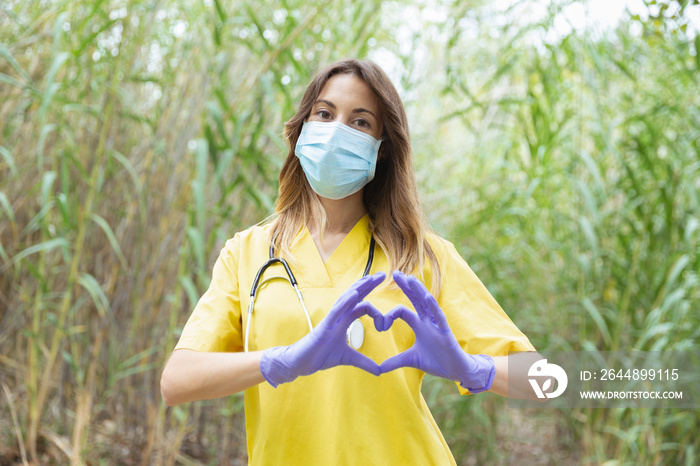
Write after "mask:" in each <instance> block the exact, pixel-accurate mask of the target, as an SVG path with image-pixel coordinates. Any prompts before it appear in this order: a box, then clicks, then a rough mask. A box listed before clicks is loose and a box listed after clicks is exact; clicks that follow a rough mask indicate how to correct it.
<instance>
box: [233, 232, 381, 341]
mask: <svg viewBox="0 0 700 466" xmlns="http://www.w3.org/2000/svg"><path fill="white" fill-rule="evenodd" d="M374 245H375V241H374V236H372V237H371V239H370V242H369V253H368V254H367V265H366V266H365V271H364V273H363V274H362V276H363V277H365V276H367V275H368V274H369V271H370V269H371V268H372V261H374ZM277 263H280V264H282V266H283V267H284V270H285V271H286V272H287V277H289V278H285V277H279V276H275V277H270V278H268V279H267V280H263V282H262V283H261V282H260V278H261V277H262V274H263V272H265V270H267V269H268V267H270V266H271V265H274V264H277ZM277 278H281V279H284V280H287V281H288V282H289V283H290V284H291V285H292V287H293V288H294V291H295V292H296V294H297V298H299V303H300V304H301V308H302V309H303V310H304V316H305V317H306V322H307V323H308V324H309V332H311V331H313V329H314V326H313V324H312V323H311V316H309V311H308V310H307V309H306V303H304V297H303V296H302V294H301V290H299V286H298V285H297V280H296V278H295V277H294V274H293V273H292V269H291V268H290V267H289V264H287V261H286V260H284V259H282V258H281V257H275V249H274V235H273V240H272V241H271V242H270V259H268V261H267V262H265V263H264V264H263V265H262V267H260V269H259V270H258V273H257V274H255V280H253V286H252V288H251V289H250V304H248V322H247V323H246V326H245V343H244V344H245V352H246V353H247V352H248V341H249V339H250V321H251V320H253V304H254V303H255V296H256V295H257V292H258V290H259V289H260V286H261V285H263V284H265V283H266V282H267V281H269V280H274V279H277ZM364 340H365V329H364V327H363V326H362V322H360V319H355V321H354V322H353V323H352V324H350V326H349V327H348V330H347V341H348V344H349V345H350V346H351V347H353V348H354V349H359V348H360V347H361V346H362V343H363V342H364Z"/></svg>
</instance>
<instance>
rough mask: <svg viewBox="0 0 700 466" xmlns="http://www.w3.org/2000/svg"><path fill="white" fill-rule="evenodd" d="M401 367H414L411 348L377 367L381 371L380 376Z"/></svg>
mask: <svg viewBox="0 0 700 466" xmlns="http://www.w3.org/2000/svg"><path fill="white" fill-rule="evenodd" d="M402 367H414V366H413V348H409V349H407V350H406V351H404V352H403V353H399V354H397V355H396V356H392V357H390V358H389V359H387V360H386V361H384V362H383V363H381V364H380V365H379V369H380V370H381V371H382V374H386V373H387V372H391V371H393V370H396V369H400V368H402Z"/></svg>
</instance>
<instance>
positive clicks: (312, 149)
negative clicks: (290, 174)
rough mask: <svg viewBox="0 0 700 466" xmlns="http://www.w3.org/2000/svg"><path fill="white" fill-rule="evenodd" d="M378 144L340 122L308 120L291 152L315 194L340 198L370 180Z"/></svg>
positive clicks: (355, 190)
mask: <svg viewBox="0 0 700 466" xmlns="http://www.w3.org/2000/svg"><path fill="white" fill-rule="evenodd" d="M381 143H382V141H381V140H377V139H374V138H373V137H372V136H370V135H369V134H367V133H363V132H362V131H358V130H356V129H352V128H350V127H349V126H345V125H344V124H342V123H340V122H339V121H334V122H330V123H323V122H318V121H307V122H306V123H304V126H302V128H301V134H300V135H299V139H298V140H297V145H296V148H295V150H294V152H295V154H296V156H297V157H299V160H300V161H301V167H302V168H303V169H304V173H305V174H306V179H307V180H309V184H310V185H311V187H312V188H313V190H314V191H315V192H316V194H318V195H319V196H321V197H325V198H328V199H342V198H344V197H347V196H349V195H351V194H354V193H356V192H357V191H359V190H360V189H362V188H363V187H364V186H365V185H366V184H367V183H369V182H370V181H372V179H373V178H374V169H375V168H376V166H377V152H378V151H379V145H380V144H381Z"/></svg>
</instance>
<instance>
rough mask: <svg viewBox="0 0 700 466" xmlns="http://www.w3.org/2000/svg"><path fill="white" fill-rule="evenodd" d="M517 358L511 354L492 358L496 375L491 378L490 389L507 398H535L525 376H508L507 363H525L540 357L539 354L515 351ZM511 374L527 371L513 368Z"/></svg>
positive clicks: (525, 372)
mask: <svg viewBox="0 0 700 466" xmlns="http://www.w3.org/2000/svg"><path fill="white" fill-rule="evenodd" d="M517 356H518V358H517V360H515V358H514V357H513V356H497V357H494V358H493V362H494V364H495V366H496V375H495V377H494V378H493V384H492V385H491V391H492V392H494V393H497V394H499V395H501V396H507V397H509V398H520V399H536V398H537V397H536V395H535V392H534V391H533V390H532V387H531V386H530V382H528V380H527V377H526V376H518V377H517V379H513V377H511V378H510V380H509V377H508V363H509V361H510V363H511V364H519V365H522V364H525V361H527V362H534V361H537V360H538V359H541V356H540V355H539V354H537V353H536V352H534V351H533V352H528V353H517ZM511 373H513V374H525V375H526V374H527V371H524V372H523V371H522V370H513V371H511Z"/></svg>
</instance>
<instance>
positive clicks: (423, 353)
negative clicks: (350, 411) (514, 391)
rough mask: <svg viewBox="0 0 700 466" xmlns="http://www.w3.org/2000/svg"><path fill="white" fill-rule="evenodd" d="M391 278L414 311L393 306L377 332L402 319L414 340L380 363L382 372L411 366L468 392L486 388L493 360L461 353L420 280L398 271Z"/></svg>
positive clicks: (492, 374) (482, 355)
mask: <svg viewBox="0 0 700 466" xmlns="http://www.w3.org/2000/svg"><path fill="white" fill-rule="evenodd" d="M393 275H394V281H396V284H397V285H399V288H401V289H402V290H403V292H404V293H405V294H406V296H407V297H408V299H409V300H410V301H411V303H413V306H414V307H415V309H416V311H417V312H413V311H411V310H410V309H408V308H406V307H404V306H397V307H395V308H394V309H392V310H391V311H389V312H388V313H387V314H386V315H385V316H384V327H383V329H381V330H388V329H389V328H390V327H391V325H392V323H393V322H394V320H396V319H403V320H404V321H405V322H406V323H407V324H408V325H409V326H410V327H411V328H412V329H413V332H414V333H415V335H416V339H415V342H414V343H413V346H411V347H410V348H409V349H407V350H406V351H404V352H402V353H400V354H397V355H396V356H392V357H391V358H389V359H387V360H386V361H384V362H383V363H382V364H381V365H380V366H379V367H380V368H381V371H382V373H385V372H390V371H393V370H395V369H398V368H400V367H414V368H416V369H420V370H422V371H424V372H427V373H428V374H432V375H435V376H438V377H443V378H446V379H449V380H454V381H457V382H459V383H460V385H461V386H462V387H464V388H466V389H468V390H469V391H470V392H472V393H479V392H483V391H486V390H488V389H490V388H491V384H492V383H493V378H494V376H495V375H496V367H495V365H494V363H493V359H491V357H489V356H486V355H484V354H479V355H471V354H467V353H465V352H464V350H463V349H462V347H461V346H459V343H457V339H456V338H455V336H454V334H453V333H452V330H450V326H449V325H448V324H447V318H446V317H445V314H444V313H443V312H442V309H440V306H439V305H438V303H437V301H436V300H435V298H434V297H433V295H431V294H430V292H429V291H428V290H427V289H426V288H425V286H423V284H422V283H421V282H420V280H418V279H417V278H415V277H412V276H407V275H404V274H403V273H401V272H399V271H396V272H394V274H393ZM375 322H377V320H376V319H375ZM376 325H377V324H375V326H376ZM378 330H379V328H378Z"/></svg>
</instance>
